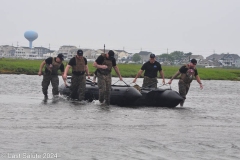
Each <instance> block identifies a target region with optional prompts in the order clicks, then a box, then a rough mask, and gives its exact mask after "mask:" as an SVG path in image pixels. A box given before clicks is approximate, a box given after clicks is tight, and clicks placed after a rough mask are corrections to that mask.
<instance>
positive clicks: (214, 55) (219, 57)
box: [206, 53, 225, 61]
mask: <svg viewBox="0 0 240 160" xmlns="http://www.w3.org/2000/svg"><path fill="white" fill-rule="evenodd" d="M224 55H225V54H224V53H222V54H216V53H214V54H212V55H210V56H208V57H206V59H207V60H212V61H219V60H220V59H221V58H223V57H224Z"/></svg>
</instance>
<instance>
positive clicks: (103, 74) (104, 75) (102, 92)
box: [97, 54, 112, 105]
mask: <svg viewBox="0 0 240 160" xmlns="http://www.w3.org/2000/svg"><path fill="white" fill-rule="evenodd" d="M102 56H103V57H104V61H103V64H102V65H106V66H107V69H97V71H98V73H97V77H98V87H99V101H100V102H101V103H103V101H104V100H105V103H106V104H107V105H110V96H111V84H112V75H111V71H112V60H109V59H107V58H106V55H105V54H102Z"/></svg>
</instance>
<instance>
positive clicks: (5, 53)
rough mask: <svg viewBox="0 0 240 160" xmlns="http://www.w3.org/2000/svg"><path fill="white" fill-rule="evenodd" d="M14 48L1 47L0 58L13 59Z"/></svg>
mask: <svg viewBox="0 0 240 160" xmlns="http://www.w3.org/2000/svg"><path fill="white" fill-rule="evenodd" d="M15 50H16V48H15V47H14V46H9V45H2V46H0V57H13V56H14V55H15Z"/></svg>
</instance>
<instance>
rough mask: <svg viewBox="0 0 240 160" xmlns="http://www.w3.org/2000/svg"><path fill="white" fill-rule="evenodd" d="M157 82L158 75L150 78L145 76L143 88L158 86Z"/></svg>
mask: <svg viewBox="0 0 240 160" xmlns="http://www.w3.org/2000/svg"><path fill="white" fill-rule="evenodd" d="M157 83H158V80H157V77H155V78H149V77H147V76H144V79H143V85H142V87H143V88H157Z"/></svg>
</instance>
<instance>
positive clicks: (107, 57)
mask: <svg viewBox="0 0 240 160" xmlns="http://www.w3.org/2000/svg"><path fill="white" fill-rule="evenodd" d="M93 66H94V67H95V68H97V78H98V87H99V101H100V103H103V101H104V100H105V105H110V94H111V84H112V75H111V71H112V68H114V70H115V72H116V73H117V75H118V77H119V79H120V80H121V81H122V76H121V74H120V72H119V69H118V67H117V64H116V59H115V58H114V52H113V51H112V50H110V51H109V52H108V53H107V54H104V53H103V54H102V55H100V56H99V57H98V58H97V59H96V61H95V62H94V63H93Z"/></svg>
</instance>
